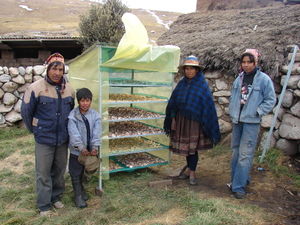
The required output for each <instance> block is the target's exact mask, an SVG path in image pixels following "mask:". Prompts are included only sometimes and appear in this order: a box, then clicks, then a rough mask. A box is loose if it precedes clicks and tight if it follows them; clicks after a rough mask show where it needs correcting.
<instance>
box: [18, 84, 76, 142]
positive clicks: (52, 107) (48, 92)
mask: <svg viewBox="0 0 300 225" xmlns="http://www.w3.org/2000/svg"><path fill="white" fill-rule="evenodd" d="M73 108H74V91H73V89H72V88H71V86H70V85H69V84H68V83H66V86H65V89H64V91H63V92H61V90H60V86H54V85H51V84H49V83H48V82H47V81H46V80H45V79H40V80H38V81H36V82H34V83H33V84H31V85H30V86H29V88H28V89H27V90H26V92H25V95H24V97H23V101H22V106H21V115H22V117H23V121H24V123H25V125H26V127H27V129H28V130H29V131H31V132H33V134H34V138H35V141H36V142H38V143H40V144H45V145H49V146H56V145H61V144H64V143H66V142H68V138H69V137H68V115H69V113H70V112H71V110H72V109H73Z"/></svg>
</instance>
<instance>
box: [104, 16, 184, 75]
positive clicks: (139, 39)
mask: <svg viewBox="0 0 300 225" xmlns="http://www.w3.org/2000/svg"><path fill="white" fill-rule="evenodd" d="M122 21H123V23H124V26H125V34H124V35H123V37H122V39H121V41H120V42H119V45H118V48H117V51H116V53H115V55H114V56H113V57H112V58H111V59H110V60H108V61H107V62H105V63H103V64H102V65H101V66H104V67H111V68H124V69H134V70H144V71H145V70H146V71H159V72H177V70H178V68H177V67H178V65H179V57H180V48H179V47H177V46H173V45H165V46H152V45H150V44H149V38H148V34H147V30H146V28H145V27H144V25H143V24H142V23H141V21H140V20H139V19H138V18H137V17H136V16H135V15H133V14H131V13H125V14H124V15H123V16H122Z"/></svg>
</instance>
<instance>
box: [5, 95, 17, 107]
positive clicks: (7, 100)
mask: <svg viewBox="0 0 300 225" xmlns="http://www.w3.org/2000/svg"><path fill="white" fill-rule="evenodd" d="M16 101H17V97H16V96H14V95H13V94H12V93H5V94H4V96H3V103H4V104H5V105H13V104H15V102H16Z"/></svg>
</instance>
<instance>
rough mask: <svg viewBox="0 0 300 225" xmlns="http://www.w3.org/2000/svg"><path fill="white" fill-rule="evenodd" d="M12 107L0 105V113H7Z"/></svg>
mask: <svg viewBox="0 0 300 225" xmlns="http://www.w3.org/2000/svg"><path fill="white" fill-rule="evenodd" d="M13 107H14V105H10V106H6V105H4V104H1V105H0V113H8V112H10V111H11V110H12V109H13Z"/></svg>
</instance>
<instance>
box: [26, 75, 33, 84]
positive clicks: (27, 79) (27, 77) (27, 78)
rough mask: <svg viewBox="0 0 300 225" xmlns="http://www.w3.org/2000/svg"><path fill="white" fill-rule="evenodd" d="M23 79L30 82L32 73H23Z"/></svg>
mask: <svg viewBox="0 0 300 225" xmlns="http://www.w3.org/2000/svg"><path fill="white" fill-rule="evenodd" d="M24 80H25V82H26V83H32V74H25V75H24Z"/></svg>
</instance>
